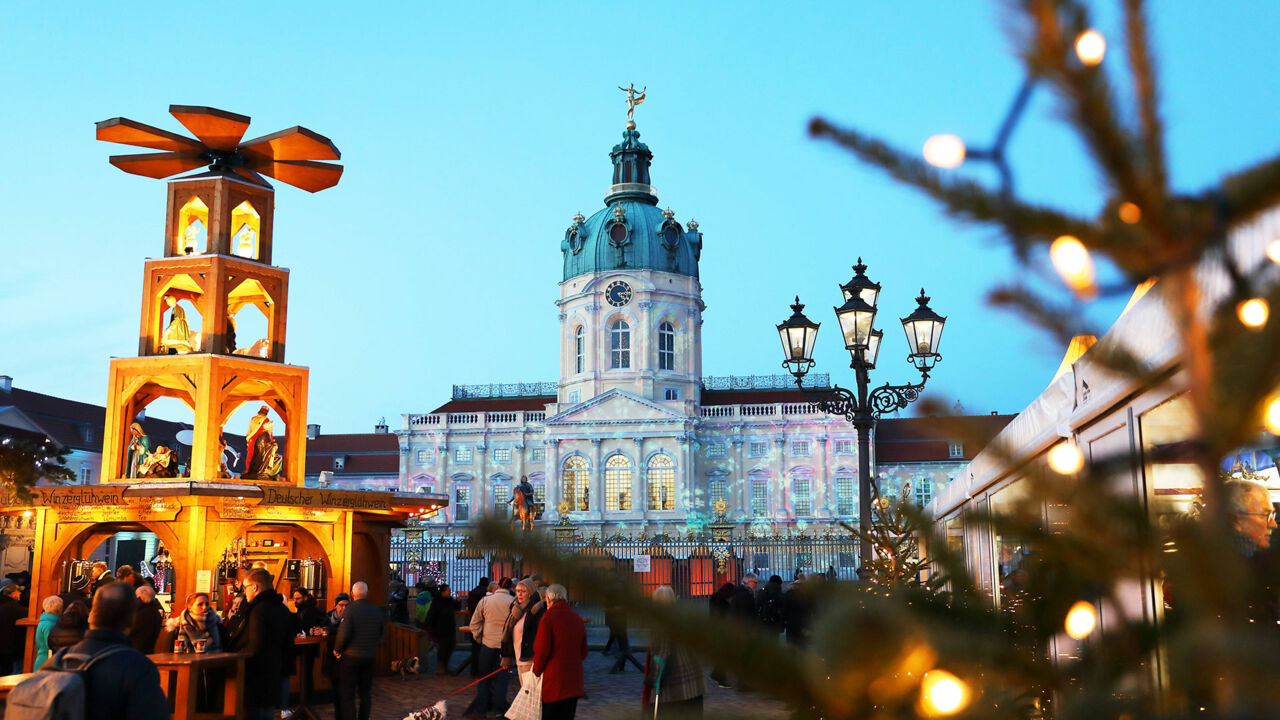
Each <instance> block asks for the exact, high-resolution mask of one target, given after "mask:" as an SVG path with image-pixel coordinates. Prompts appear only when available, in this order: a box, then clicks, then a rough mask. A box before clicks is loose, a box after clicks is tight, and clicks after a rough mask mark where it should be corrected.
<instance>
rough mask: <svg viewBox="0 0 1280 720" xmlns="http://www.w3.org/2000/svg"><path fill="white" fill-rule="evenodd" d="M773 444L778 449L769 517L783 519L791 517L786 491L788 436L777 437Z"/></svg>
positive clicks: (774, 462) (788, 480) (774, 463)
mask: <svg viewBox="0 0 1280 720" xmlns="http://www.w3.org/2000/svg"><path fill="white" fill-rule="evenodd" d="M773 446H774V448H776V449H777V453H776V455H777V456H776V457H775V458H774V461H773V466H774V478H775V482H774V484H773V489H772V490H773V491H772V492H771V493H769V494H770V496H771V502H770V507H769V511H770V512H769V519H770V521H772V520H781V519H784V518H786V517H789V513H788V512H787V510H788V503H787V495H788V493H787V492H786V488H787V483H788V482H790V480H791V479H790V478H789V477H787V437H786V436H785V435H782V436H779V437H775V438H774V439H773Z"/></svg>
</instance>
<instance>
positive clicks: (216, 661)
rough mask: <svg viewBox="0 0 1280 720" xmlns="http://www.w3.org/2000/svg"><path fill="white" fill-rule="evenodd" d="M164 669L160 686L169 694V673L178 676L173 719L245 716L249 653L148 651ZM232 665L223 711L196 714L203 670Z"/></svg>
mask: <svg viewBox="0 0 1280 720" xmlns="http://www.w3.org/2000/svg"><path fill="white" fill-rule="evenodd" d="M147 657H149V658H151V661H152V662H154V663H155V664H156V669H157V670H159V671H160V687H161V688H163V689H164V691H165V694H166V695H167V694H168V693H169V692H170V691H169V677H170V676H171V675H173V676H176V677H177V685H176V689H175V690H173V697H171V698H169V700H170V702H172V703H173V720H215V719H217V720H244V661H245V658H248V657H250V654H249V653H182V654H181V655H175V654H173V653H157V654H155V655H148V656H147ZM211 668H228V669H230V670H231V672H228V673H227V677H226V682H225V683H224V686H223V705H222V714H218V713H200V714H198V715H197V714H196V695H197V692H196V683H197V682H198V681H199V678H200V672H199V671H201V670H208V669H211Z"/></svg>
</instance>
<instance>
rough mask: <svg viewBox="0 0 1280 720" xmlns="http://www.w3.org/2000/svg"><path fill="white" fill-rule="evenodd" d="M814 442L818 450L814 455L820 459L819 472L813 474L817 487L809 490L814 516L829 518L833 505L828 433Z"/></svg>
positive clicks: (815, 448)
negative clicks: (831, 502) (830, 498)
mask: <svg viewBox="0 0 1280 720" xmlns="http://www.w3.org/2000/svg"><path fill="white" fill-rule="evenodd" d="M823 431H825V428H823ZM813 442H814V450H816V451H817V452H816V453H815V454H814V456H815V457H817V458H819V459H820V463H819V465H820V466H819V468H818V472H816V473H814V474H813V482H814V484H815V485H816V486H817V487H814V488H810V490H809V492H810V493H812V495H811V498H812V502H813V517H815V518H828V517H831V512H830V508H831V505H830V500H828V498H829V497H830V495H829V494H828V490H829V489H830V486H831V471H830V468H831V451H830V447H831V446H830V443H828V442H827V436H826V435H819V436H817V437H816V438H814V439H813Z"/></svg>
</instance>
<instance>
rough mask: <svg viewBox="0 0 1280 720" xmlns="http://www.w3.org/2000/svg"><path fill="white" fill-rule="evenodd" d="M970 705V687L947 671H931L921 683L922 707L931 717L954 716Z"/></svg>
mask: <svg viewBox="0 0 1280 720" xmlns="http://www.w3.org/2000/svg"><path fill="white" fill-rule="evenodd" d="M968 704H969V686H968V685H966V684H965V682H964V681H963V680H961V679H960V678H958V677H956V676H955V675H952V674H951V673H949V672H947V671H946V670H937V669H934V670H930V671H929V672H927V673H925V674H924V678H923V679H922V680H921V682H920V706H921V708H922V709H923V710H924V714H925V715H927V716H929V717H939V716H942V715H954V714H956V713H958V712H960V711H961V710H963V709H964V708H965V706H966V705H968Z"/></svg>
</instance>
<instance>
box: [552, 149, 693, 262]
mask: <svg viewBox="0 0 1280 720" xmlns="http://www.w3.org/2000/svg"><path fill="white" fill-rule="evenodd" d="M609 157H610V159H611V160H612V161H613V185H611V186H610V187H609V192H608V194H607V195H606V196H605V198H604V204H605V206H604V207H603V208H601V209H600V210H599V211H597V212H596V213H595V214H593V215H592V216H591V217H590V218H584V217H583V216H582V214H581V213H579V214H578V215H576V216H574V218H573V223H572V224H571V225H570V226H569V227H568V229H566V230H565V233H564V240H563V241H562V242H561V243H560V250H561V252H562V253H563V254H564V279H565V280H568V279H569V278H572V277H577V276H578V275H584V274H587V273H596V272H606V271H609V270H623V269H646V270H660V271H663V272H669V273H675V274H678V275H688V276H691V277H698V260H699V258H700V257H701V256H702V233H700V232H698V223H697V222H696V221H694V220H692V219H690V220H689V221H688V223H687V224H685V225H682V224H681V223H680V222H679V221H677V220H676V219H675V213H673V212H671V210H670V208H668V209H666V210H661V209H659V208H658V196H657V193H656V192H655V191H654V189H653V186H652V185H650V184H649V163H650V162H651V161H652V160H653V153H652V152H650V151H649V147H648V146H647V145H645V144H644V143H642V142H640V133H638V132H636V130H635V128H634V127H633V126H632V127H628V128H627V129H626V130H625V131H623V133H622V142H620V143H618V144H617V145H614V146H613V150H611V151H610V152H609Z"/></svg>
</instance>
